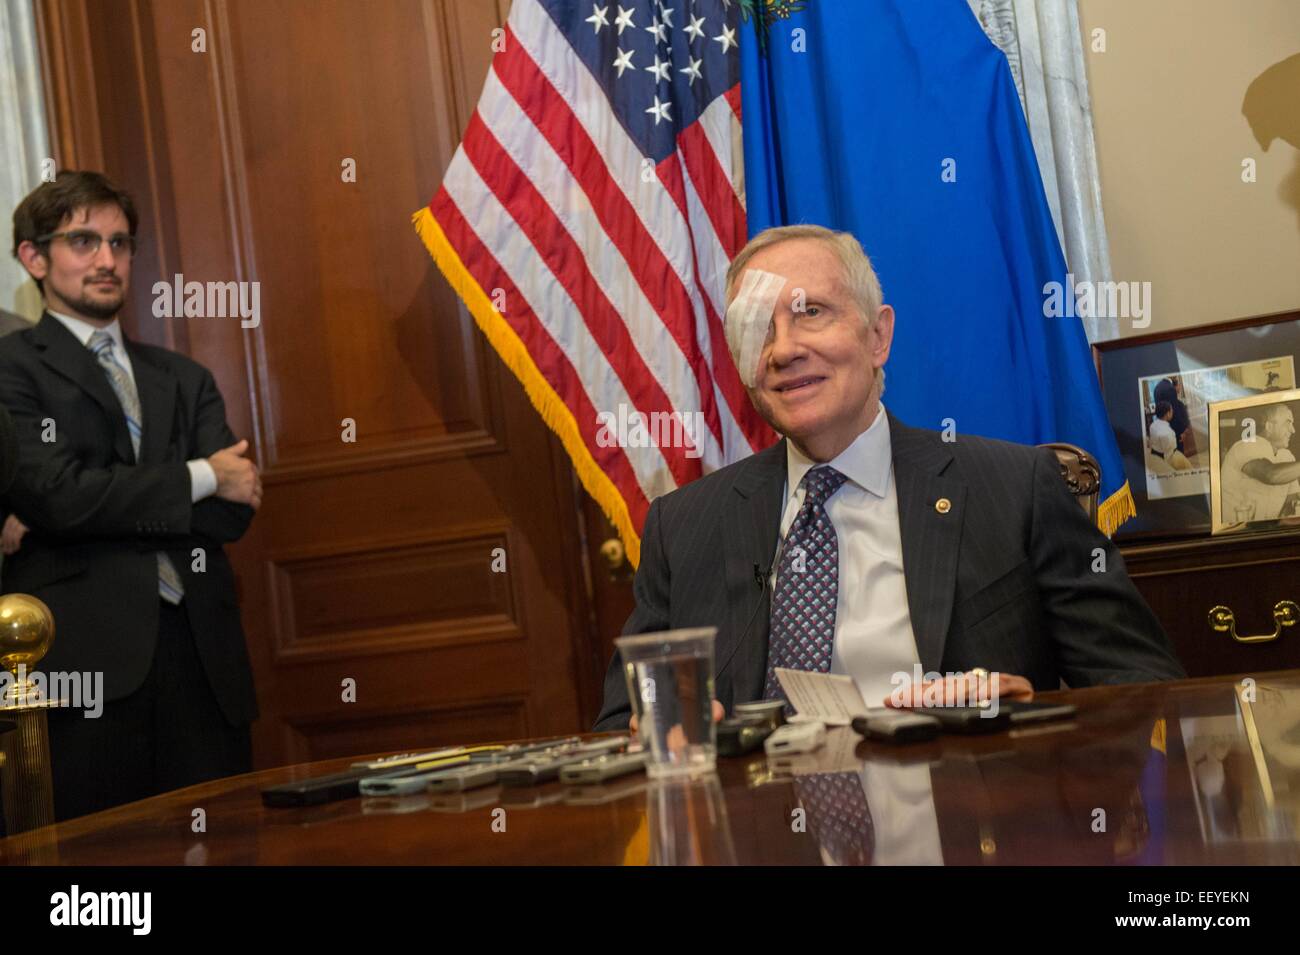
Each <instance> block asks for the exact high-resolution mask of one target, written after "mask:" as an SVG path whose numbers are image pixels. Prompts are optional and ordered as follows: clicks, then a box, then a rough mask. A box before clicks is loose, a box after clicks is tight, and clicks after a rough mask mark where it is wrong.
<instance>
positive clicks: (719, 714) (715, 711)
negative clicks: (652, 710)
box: [627, 700, 727, 736]
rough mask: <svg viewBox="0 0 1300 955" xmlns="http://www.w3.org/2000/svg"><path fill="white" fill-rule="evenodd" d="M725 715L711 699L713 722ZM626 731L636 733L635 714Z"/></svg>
mask: <svg viewBox="0 0 1300 955" xmlns="http://www.w3.org/2000/svg"><path fill="white" fill-rule="evenodd" d="M726 715H727V711H726V710H724V709H723V708H722V704H721V703H719V702H718V701H717V700H714V701H713V722H715V723H721V722H722V718H723V717H724V716H726ZM627 731H628V732H629V733H631V734H632V735H633V736H635V735H636V714H635V713H634V714H632V722H631V723H630V724H629V725H628V728H627Z"/></svg>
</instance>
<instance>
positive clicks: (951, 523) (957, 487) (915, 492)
mask: <svg viewBox="0 0 1300 955" xmlns="http://www.w3.org/2000/svg"><path fill="white" fill-rule="evenodd" d="M889 434H890V443H891V444H892V446H893V456H894V487H895V490H896V493H897V495H898V527H899V534H900V537H901V539H902V543H903V572H904V577H905V580H906V586H907V608H908V612H909V614H910V615H911V618H912V633H913V635H914V636H915V637H916V649H917V652H918V654H919V656H920V660H921V666H922V668H923V669H924V670H926V671H927V672H928V671H938V669H939V665H940V662H941V661H942V660H943V649H944V643H945V641H946V640H947V638H948V626H949V624H950V622H951V620H952V605H953V597H954V594H955V592H956V587H957V550H958V547H959V545H960V543H961V528H962V523H963V521H964V518H965V513H966V485H965V484H963V483H962V482H961V481H960V480H958V479H957V478H955V477H952V476H945V474H944V471H945V470H946V469H947V467H948V465H949V464H951V463H952V454H951V453H950V452H949V451H948V450H947V449H946V448H945V447H944V443H943V441H942V439H941V438H940V437H939V436H938V435H937V434H934V433H933V432H928V431H918V430H916V429H915V428H909V427H908V426H907V425H905V424H903V423H901V422H900V421H899V420H898V419H897V418H895V417H894V416H893V415H892V414H891V415H889ZM942 500H947V501H948V507H947V510H946V512H944V511H942V510H941V508H942V507H943V505H942V504H940V502H941V501H942ZM936 505H938V507H936Z"/></svg>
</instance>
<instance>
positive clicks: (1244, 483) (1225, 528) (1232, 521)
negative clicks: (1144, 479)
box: [1207, 388, 1300, 534]
mask: <svg viewBox="0 0 1300 955" xmlns="http://www.w3.org/2000/svg"><path fill="white" fill-rule="evenodd" d="M1278 405H1285V406H1286V408H1287V410H1289V411H1290V413H1291V415H1290V419H1289V420H1288V419H1287V418H1286V417H1285V415H1274V416H1271V417H1268V418H1266V417H1265V414H1264V411H1263V409H1272V408H1275V407H1277V406H1278ZM1207 407H1208V411H1209V413H1210V516H1211V533H1213V534H1240V533H1248V532H1250V531H1257V530H1269V529H1273V528H1276V527H1289V526H1294V525H1300V475H1298V476H1297V478H1296V480H1294V481H1285V482H1282V483H1278V484H1273V483H1271V482H1270V483H1268V484H1264V483H1263V482H1260V481H1258V480H1256V479H1255V478H1253V477H1251V476H1250V475H1247V474H1244V473H1243V472H1242V470H1241V469H1242V467H1243V466H1244V465H1245V464H1248V463H1249V462H1251V461H1255V460H1260V459H1266V460H1269V461H1271V462H1273V463H1274V464H1283V465H1285V464H1294V463H1296V462H1297V461H1298V460H1300V459H1298V458H1297V457H1296V452H1297V451H1300V444H1298V443H1297V442H1296V441H1295V432H1296V425H1297V423H1300V388H1293V389H1291V390H1289V391H1271V392H1266V393H1264V394H1259V395H1251V396H1249V397H1246V398H1234V399H1232V400H1230V401H1215V402H1211V403H1210V404H1209V405H1208V406H1207ZM1250 409H1261V411H1259V412H1257V413H1255V414H1242V413H1241V412H1243V411H1249V410H1250ZM1279 442H1281V443H1280V444H1279ZM1239 447H1240V448H1241V453H1238V448H1239ZM1229 455H1231V456H1232V460H1231V461H1229V460H1228V458H1229ZM1225 465H1226V472H1225ZM1225 478H1226V481H1225Z"/></svg>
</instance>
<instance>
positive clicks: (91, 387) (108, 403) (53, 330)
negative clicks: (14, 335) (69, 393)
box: [32, 312, 135, 464]
mask: <svg viewBox="0 0 1300 955" xmlns="http://www.w3.org/2000/svg"><path fill="white" fill-rule="evenodd" d="M32 335H33V341H35V343H36V346H37V348H39V349H40V350H41V360H42V361H43V362H44V363H45V364H46V365H47V366H48V367H49V368H51V369H52V370H53V371H55V372H57V373H58V374H60V375H62V376H63V377H64V378H67V379H68V380H69V381H71V382H73V383H74V384H75V385H77V386H78V387H80V388H81V390H82V391H84V392H86V394H88V395H90V397H91V398H93V399H94V400H95V402H96V403H97V404H98V405H99V406H100V407H101V408H103V409H104V412H105V414H106V415H107V416H108V420H109V422H110V423H111V426H112V429H113V450H114V451H115V452H116V453H117V456H118V457H120V458H121V459H122V460H123V461H126V462H127V463H128V464H134V463H135V452H134V450H132V448H131V435H130V433H129V432H128V431H127V429H126V413H125V412H123V410H122V405H121V402H119V401H118V400H117V395H116V394H114V392H113V386H112V385H110V384H109V382H108V376H107V375H105V374H104V369H102V368H100V367H99V362H97V361H96V360H95V356H94V355H92V354H91V352H90V349H89V348H87V347H86V346H85V345H83V344H81V342H79V341H77V337H76V336H75V335H73V334H72V332H70V331H68V329H67V328H65V327H64V325H63V323H62V322H60V321H59V320H58V319H57V318H55V317H54V316H53V315H51V314H50V313H49V312H46V313H45V314H44V315H42V316H41V320H40V321H39V322H37V324H36V327H35V328H34V329H33V330H32Z"/></svg>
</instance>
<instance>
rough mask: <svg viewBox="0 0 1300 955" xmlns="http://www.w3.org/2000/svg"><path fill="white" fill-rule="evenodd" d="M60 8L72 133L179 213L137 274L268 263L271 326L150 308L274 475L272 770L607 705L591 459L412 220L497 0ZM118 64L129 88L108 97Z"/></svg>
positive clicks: (253, 606)
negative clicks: (512, 363) (596, 594)
mask: <svg viewBox="0 0 1300 955" xmlns="http://www.w3.org/2000/svg"><path fill="white" fill-rule="evenodd" d="M41 4H42V10H43V28H42V29H43V43H44V44H45V47H46V55H47V59H48V64H49V65H48V69H49V72H50V75H51V84H52V85H53V86H54V87H55V88H56V89H58V90H65V91H67V92H66V93H65V94H63V95H62V98H52V99H51V102H52V103H54V104H55V107H56V110H55V111H56V112H59V122H60V124H61V125H60V127H59V128H60V129H63V130H66V131H65V132H63V133H61V137H62V138H61V142H67V143H68V144H69V146H68V148H69V149H72V148H76V149H80V150H84V149H86V148H89V147H85V146H83V145H82V144H83V143H87V144H90V143H94V142H95V138H94V137H95V135H96V123H98V136H99V140H98V141H99V142H100V143H101V144H102V149H103V152H104V156H103V163H104V167H103V168H104V169H105V171H106V172H108V173H109V175H111V176H114V177H115V178H120V179H122V180H123V181H124V182H126V183H127V184H128V186H129V188H131V189H132V190H133V191H134V192H135V193H136V195H137V197H138V198H140V199H141V200H142V201H141V204H142V206H143V205H147V206H148V207H149V209H150V215H151V216H152V218H151V219H150V220H149V221H151V222H153V221H155V220H157V221H159V222H160V223H161V224H160V225H158V226H157V227H156V229H157V231H158V232H159V233H160V234H162V235H164V236H165V240H164V241H163V242H162V243H161V244H160V245H159V246H158V248H159V249H160V250H161V254H160V255H159V256H158V257H156V258H155V259H153V260H150V261H148V262H145V261H143V260H142V261H140V262H138V263H137V269H136V274H135V277H134V284H135V287H136V292H137V293H138V292H139V290H140V289H141V288H142V287H143V288H145V289H146V290H147V289H148V287H149V286H151V285H152V283H153V282H154V281H156V280H157V278H158V277H160V276H162V277H166V278H168V279H170V277H171V274H170V273H176V272H179V273H183V274H184V276H185V279H186V280H198V281H241V282H245V281H246V282H258V283H259V284H260V290H261V323H260V324H259V325H258V327H256V328H248V329H245V328H241V327H240V323H239V321H238V320H237V319H217V318H207V319H197V318H194V319H186V320H181V321H175V322H174V323H173V326H169V324H168V322H169V320H165V319H163V320H155V319H153V318H152V316H151V315H150V316H147V321H146V320H145V317H144V316H138V317H140V320H141V321H143V322H145V324H144V325H143V327H144V328H146V329H148V335H149V337H151V338H152V339H153V340H159V341H164V342H167V341H174V342H175V344H176V347H179V348H181V349H182V350H185V351H187V352H188V353H189V354H191V355H192V356H193V357H194V358H195V359H196V360H198V361H200V362H202V363H203V364H204V365H206V366H207V367H209V368H211V369H212V370H213V373H214V375H215V376H216V378H217V381H218V384H219V385H220V387H221V388H222V391H223V394H224V396H225V398H226V401H227V410H228V416H229V418H230V421H231V425H232V427H233V428H234V429H235V430H236V432H237V433H239V434H241V435H250V436H252V437H253V438H254V444H255V447H256V452H257V458H258V460H259V463H260V464H261V465H262V467H263V469H264V483H265V487H266V496H265V502H264V505H263V508H262V511H261V512H260V513H259V515H258V517H257V519H256V520H255V521H254V522H253V526H252V529H251V530H250V532H249V534H248V535H247V536H246V537H245V538H244V540H242V541H241V542H239V544H237V545H235V547H233V548H232V558H233V560H234V562H235V565H236V572H237V576H238V583H239V596H240V601H241V608H242V613H243V619H244V624H245V629H246V631H247V633H248V637H249V643H250V654H251V656H252V659H253V664H254V669H255V672H256V678H257V681H258V691H259V701H260V703H261V706H262V712H263V717H262V719H261V720H260V721H259V722H258V724H257V725H256V726H255V749H256V754H257V761H258V763H259V765H270V764H274V763H279V762H284V761H285V760H289V759H305V758H313V757H315V756H318V755H341V754H344V752H345V751H347V750H348V748H349V747H357V749H356V750H354V751H358V752H359V751H361V750H376V749H384V748H406V747H409V746H413V745H424V744H428V745H435V744H438V743H442V742H449V741H452V740H454V739H465V738H474V739H484V738H499V737H500V736H501V735H502V734H509V735H523V734H525V733H551V732H556V733H561V732H569V731H573V730H577V729H581V728H585V727H586V726H587V725H589V723H590V721H591V719H593V718H594V716H595V711H596V707H597V706H598V704H599V684H598V682H597V679H596V676H595V674H594V673H593V667H592V666H591V660H592V658H593V656H594V654H593V651H592V647H593V632H592V616H591V609H590V603H589V599H590V587H589V582H588V580H587V578H586V572H585V567H584V563H583V559H582V555H581V552H580V548H581V543H580V536H579V535H580V531H579V529H578V527H577V522H576V521H575V519H574V518H575V513H576V511H577V506H578V497H577V495H576V494H575V491H574V484H573V473H572V469H571V467H570V466H569V464H568V461H567V458H566V457H565V456H564V454H563V452H562V450H561V449H560V447H559V445H558V442H557V441H556V440H555V439H554V437H553V436H552V435H551V434H550V432H549V431H548V430H547V429H546V428H545V426H544V425H543V424H542V422H541V421H540V419H539V417H538V416H537V414H536V412H535V411H534V410H533V409H532V407H531V405H530V404H529V403H528V401H527V398H526V397H525V396H524V394H523V392H522V389H521V388H520V387H519V385H518V383H517V382H516V381H515V380H514V379H513V377H512V376H510V375H509V374H508V372H505V371H504V369H503V368H502V366H501V363H500V361H499V360H498V359H497V357H496V356H495V354H494V353H492V352H491V349H490V348H489V347H487V346H486V344H485V343H484V342H483V340H482V337H481V335H479V333H478V332H477V329H475V327H474V325H473V322H472V320H471V319H470V317H469V316H468V314H467V313H466V312H465V310H464V308H463V307H462V306H461V304H460V302H459V300H458V299H457V298H456V296H455V295H454V293H453V292H452V291H451V289H450V288H449V287H448V286H447V285H446V283H445V282H444V281H443V280H442V279H441V277H440V276H439V275H438V273H437V271H436V268H435V267H434V266H433V265H432V263H431V261H430V260H429V258H428V256H427V254H426V253H425V251H424V249H423V247H422V246H421V244H420V243H419V241H418V238H417V237H416V236H415V234H414V231H413V230H412V228H411V225H410V221H409V217H410V214H411V212H412V211H414V210H415V209H416V208H418V207H419V206H420V205H422V204H423V203H424V202H426V201H427V200H428V198H429V196H430V195H431V194H432V191H433V189H434V188H435V187H436V184H437V177H438V176H439V175H440V174H441V171H442V169H444V168H445V167H446V165H447V163H448V162H449V161H450V159H451V155H452V152H453V150H454V149H455V147H456V144H457V143H458V141H459V137H460V132H461V130H462V129H463V127H464V124H465V122H466V121H467V120H468V117H469V115H470V111H471V110H472V109H473V107H474V103H475V101H476V99H477V96H478V93H479V89H480V87H481V83H482V77H483V76H484V75H485V73H486V71H487V69H488V66H489V63H490V58H491V49H490V45H489V44H490V31H491V29H492V27H494V26H497V25H499V24H500V22H501V20H500V19H499V17H500V15H501V13H502V9H501V8H499V6H498V5H495V4H481V3H475V2H473V0H456V2H443V0H424V2H417V0H402V2H397V0H394V2H388V3H384V4H354V3H350V2H346V0H321V2H314V3H311V4H302V3H298V2H286V0H267V2H256V3H255V2H251V0H239V2H235V0H168V2H167V3H156V2H150V0H130V2H128V3H124V4H120V5H112V6H113V7H114V8H115V9H114V10H111V11H110V10H105V9H104V8H103V7H100V6H99V5H94V4H89V5H87V4H83V3H82V2H80V0H41ZM108 6H109V5H104V7H108ZM115 17H116V18H117V19H114V18H115ZM69 24H71V26H70V25H69ZM199 27H201V28H203V29H204V30H205V31H206V35H207V49H206V51H205V52H203V53H196V52H194V51H193V50H191V33H192V31H193V30H194V29H195V28H199ZM77 43H82V44H84V45H85V46H86V47H87V48H88V49H89V50H90V56H89V57H88V58H87V59H86V62H85V64H83V65H84V66H85V68H84V69H80V68H79V67H77V66H76V65H74V64H73V63H72V61H71V60H72V58H71V57H69V56H68V55H67V53H66V51H67V50H69V49H71V48H73V47H75V46H76V44H77ZM124 78H130V79H131V82H132V83H133V84H134V85H133V89H134V92H133V93H131V94H130V95H125V94H121V95H118V94H114V95H113V96H106V95H104V94H103V93H102V90H103V89H105V88H106V87H108V86H114V87H120V86H121V85H122V84H123V83H125V82H126V79H124ZM85 87H92V88H93V89H95V90H97V91H101V92H99V93H98V94H97V95H95V96H93V97H89V98H88V97H87V96H86V95H84V94H83V93H79V92H77V90H78V89H79V88H85ZM110 125H111V126H112V129H111V130H110V129H109V126H110ZM345 158H351V159H355V160H356V168H357V177H356V182H354V183H348V182H344V181H343V180H342V177H341V175H340V173H341V163H342V161H343V160H344V159H345ZM81 164H82V165H92V163H89V162H82V163H81ZM132 177H134V178H132ZM164 273H169V274H164ZM133 305H134V306H135V308H134V310H135V311H136V312H137V313H139V312H140V311H141V305H140V303H138V302H134V301H133ZM144 311H145V312H146V313H147V311H148V310H147V308H145V309H144ZM149 323H153V324H152V325H151V324H149ZM167 335H171V336H172V337H171V338H167V337H166V336H167ZM344 418H352V419H354V420H355V422H356V434H357V439H356V441H355V442H345V441H343V440H342V439H341V430H342V420H343V419H344ZM496 547H501V548H503V549H504V552H505V555H506V560H507V572H506V573H505V574H501V575H494V574H492V573H491V571H490V563H491V560H492V555H493V550H494V548H496ZM349 677H350V678H352V679H353V680H355V681H356V685H357V701H356V702H355V703H345V702H343V700H342V699H341V695H342V694H341V682H342V680H343V679H345V678H349Z"/></svg>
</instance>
